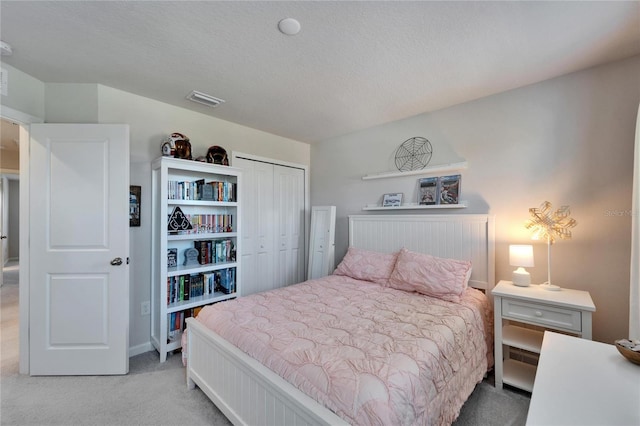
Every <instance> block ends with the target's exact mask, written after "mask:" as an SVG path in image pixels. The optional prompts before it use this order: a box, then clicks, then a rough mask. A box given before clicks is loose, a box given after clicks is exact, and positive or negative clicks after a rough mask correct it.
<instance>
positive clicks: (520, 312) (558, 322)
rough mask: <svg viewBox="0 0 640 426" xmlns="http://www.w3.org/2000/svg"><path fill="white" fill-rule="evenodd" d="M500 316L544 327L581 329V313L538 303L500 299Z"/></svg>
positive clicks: (578, 330) (569, 329) (576, 330)
mask: <svg viewBox="0 0 640 426" xmlns="http://www.w3.org/2000/svg"><path fill="white" fill-rule="evenodd" d="M502 316H503V318H506V319H512V320H515V321H526V322H528V323H533V324H538V325H541V326H544V327H553V328H556V329H561V330H568V331H575V332H578V333H579V332H581V331H582V313H581V312H580V311H574V310H571V309H563V308H558V307H554V306H548V305H541V304H538V303H529V302H523V301H520V300H513V299H502Z"/></svg>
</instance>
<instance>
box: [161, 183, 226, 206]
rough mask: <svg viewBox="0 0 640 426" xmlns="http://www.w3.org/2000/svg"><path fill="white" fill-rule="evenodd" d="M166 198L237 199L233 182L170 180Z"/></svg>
mask: <svg viewBox="0 0 640 426" xmlns="http://www.w3.org/2000/svg"><path fill="white" fill-rule="evenodd" d="M167 184H168V188H167V190H168V198H169V199H170V200H203V201H237V199H236V197H237V194H236V192H237V185H236V184H235V183H233V182H216V181H212V182H206V183H205V181H204V179H199V180H196V181H193V182H191V181H175V180H170V181H168V182H167Z"/></svg>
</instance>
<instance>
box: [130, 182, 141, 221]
mask: <svg viewBox="0 0 640 426" xmlns="http://www.w3.org/2000/svg"><path fill="white" fill-rule="evenodd" d="M141 193H142V188H141V187H140V186H138V185H130V186H129V226H140V195H141Z"/></svg>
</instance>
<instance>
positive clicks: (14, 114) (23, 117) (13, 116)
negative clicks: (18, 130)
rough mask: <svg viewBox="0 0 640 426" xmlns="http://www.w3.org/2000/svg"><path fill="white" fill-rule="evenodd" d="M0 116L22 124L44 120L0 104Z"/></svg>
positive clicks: (42, 121)
mask: <svg viewBox="0 0 640 426" xmlns="http://www.w3.org/2000/svg"><path fill="white" fill-rule="evenodd" d="M0 117H2V118H5V119H7V120H11V121H14V122H16V123H18V124H24V125H29V124H33V123H44V120H43V119H42V118H40V117H35V116H33V115H29V114H27V113H24V112H21V111H18V110H15V109H13V108H10V107H8V106H4V105H0Z"/></svg>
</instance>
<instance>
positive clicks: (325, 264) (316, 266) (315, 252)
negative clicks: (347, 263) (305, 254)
mask: <svg viewBox="0 0 640 426" xmlns="http://www.w3.org/2000/svg"><path fill="white" fill-rule="evenodd" d="M335 227H336V206H313V207H311V227H310V232H309V233H310V238H309V274H308V279H310V280H312V279H315V278H322V277H325V276H327V275H329V274H331V273H332V272H333V269H334V263H335V259H334V258H335Z"/></svg>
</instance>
